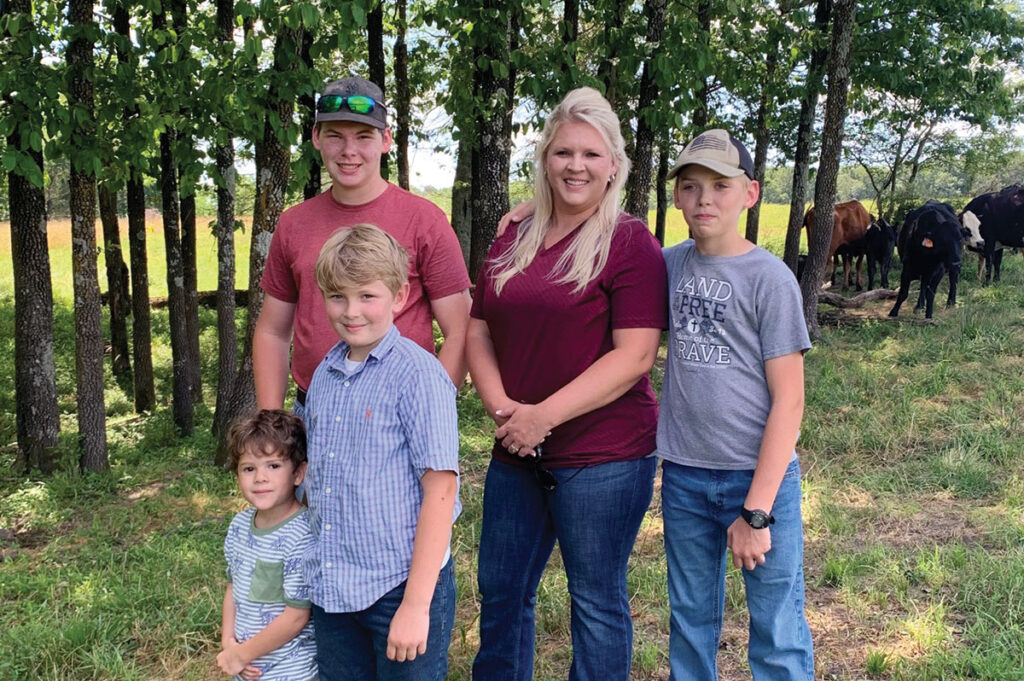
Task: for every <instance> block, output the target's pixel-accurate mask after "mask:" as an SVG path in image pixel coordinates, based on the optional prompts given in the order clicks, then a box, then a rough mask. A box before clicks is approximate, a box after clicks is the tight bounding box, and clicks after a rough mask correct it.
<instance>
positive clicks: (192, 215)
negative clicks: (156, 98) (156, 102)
mask: <svg viewBox="0 0 1024 681" xmlns="http://www.w3.org/2000/svg"><path fill="white" fill-rule="evenodd" d="M169 3H170V8H171V27H172V28H173V29H174V31H175V33H176V35H177V37H176V42H177V45H176V46H177V48H178V49H177V51H176V55H177V60H178V61H181V60H183V59H184V58H185V56H186V55H187V54H188V51H189V43H188V42H187V41H186V39H185V36H187V34H188V0H169ZM177 87H178V93H179V96H180V98H181V99H180V100H179V101H180V105H179V107H178V115H179V117H180V119H181V127H180V128H178V129H176V130H175V136H174V138H173V140H174V142H175V143H174V145H172V147H171V149H172V154H173V159H174V160H173V163H174V167H175V170H176V171H177V172H178V200H179V203H180V213H179V221H180V226H181V272H182V275H183V286H184V294H185V296H184V298H185V318H184V322H185V339H186V342H187V345H186V348H185V351H186V354H187V356H188V360H187V362H186V364H185V367H186V369H187V371H188V385H189V390H190V392H191V394H192V403H193V405H194V404H196V403H202V401H203V385H202V372H201V370H200V369H201V365H200V356H199V299H198V295H199V292H198V278H199V277H198V274H197V272H196V182H197V179H198V171H196V170H195V166H196V164H195V162H194V160H193V154H194V153H195V152H194V149H195V142H194V140H193V139H192V133H191V131H190V127H191V125H192V111H191V109H190V108H189V107H190V104H191V102H192V99H193V98H194V96H195V85H194V83H193V78H192V75H191V74H190V73H188V74H183V75H182V76H181V77H180V78H179V82H178V83H177Z"/></svg>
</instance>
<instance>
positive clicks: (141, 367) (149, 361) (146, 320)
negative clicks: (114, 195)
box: [127, 168, 156, 414]
mask: <svg viewBox="0 0 1024 681" xmlns="http://www.w3.org/2000/svg"><path fill="white" fill-rule="evenodd" d="M127 204H128V255H129V258H130V260H131V276H132V358H133V359H134V360H135V362H134V363H135V371H134V379H135V380H134V389H135V411H136V412H137V413H140V414H141V413H142V412H146V411H152V409H153V407H154V406H155V405H156V389H155V388H154V385H153V346H152V342H153V337H152V325H151V322H150V310H149V260H148V258H149V256H148V255H147V253H146V190H145V187H144V186H143V182H142V174H141V173H140V172H139V171H138V170H137V169H136V168H132V170H131V177H129V178H128V188H127Z"/></svg>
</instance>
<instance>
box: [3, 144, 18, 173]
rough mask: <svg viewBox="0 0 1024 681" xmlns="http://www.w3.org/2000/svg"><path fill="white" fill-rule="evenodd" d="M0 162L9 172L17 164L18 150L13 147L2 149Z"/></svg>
mask: <svg viewBox="0 0 1024 681" xmlns="http://www.w3.org/2000/svg"><path fill="white" fill-rule="evenodd" d="M0 164H2V165H3V167H4V170H6V171H7V172H11V171H12V170H14V168H15V167H16V166H17V165H18V152H17V151H15V150H14V149H4V155H3V156H0Z"/></svg>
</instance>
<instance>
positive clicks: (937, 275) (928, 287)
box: [921, 265, 946, 319]
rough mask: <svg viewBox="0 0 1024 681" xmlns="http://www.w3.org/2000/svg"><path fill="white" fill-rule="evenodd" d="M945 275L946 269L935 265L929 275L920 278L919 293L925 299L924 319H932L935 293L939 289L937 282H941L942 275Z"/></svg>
mask: <svg viewBox="0 0 1024 681" xmlns="http://www.w3.org/2000/svg"><path fill="white" fill-rule="evenodd" d="M945 273H946V268H945V267H944V266H943V265H936V267H935V269H933V270H932V271H931V273H930V274H927V275H925V276H923V277H921V293H922V294H923V295H924V297H925V309H924V318H925V319H931V318H932V313H933V312H934V311H935V291H936V290H937V289H938V288H939V282H940V281H942V275H944V274H945Z"/></svg>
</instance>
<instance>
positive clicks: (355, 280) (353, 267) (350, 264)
mask: <svg viewBox="0 0 1024 681" xmlns="http://www.w3.org/2000/svg"><path fill="white" fill-rule="evenodd" d="M378 279H379V280H380V281H382V282H384V285H385V286H387V287H388V289H389V290H390V291H391V292H392V293H398V290H399V289H400V288H402V284H404V283H406V282H407V281H409V254H408V253H406V252H405V249H404V248H402V246H401V244H399V243H398V242H397V241H396V240H395V238H394V237H393V236H391V235H390V234H388V233H387V232H385V231H384V230H383V229H381V228H380V227H376V226H374V225H367V224H358V225H352V226H351V227H342V228H341V229H339V230H338V231H337V232H335V233H334V234H332V235H331V238H329V239H328V240H327V243H325V244H324V246H323V248H321V249H320V255H319V256H317V259H316V283H317V285H318V286H319V287H320V290H321V291H323V292H324V293H334V292H337V291H340V290H341V289H343V288H345V287H350V286H362V285H364V284H370V283H372V282H375V281H377V280H378Z"/></svg>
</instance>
